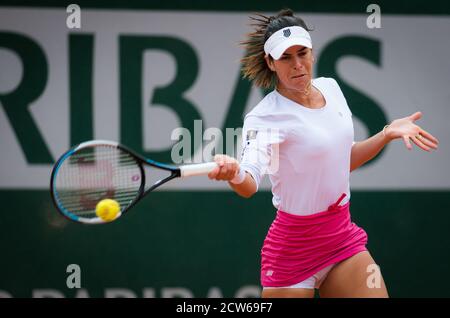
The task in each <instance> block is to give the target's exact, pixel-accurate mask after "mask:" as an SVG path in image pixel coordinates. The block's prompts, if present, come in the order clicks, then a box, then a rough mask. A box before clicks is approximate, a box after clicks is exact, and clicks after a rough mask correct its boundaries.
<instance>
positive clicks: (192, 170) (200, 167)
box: [179, 162, 217, 178]
mask: <svg viewBox="0 0 450 318" xmlns="http://www.w3.org/2000/svg"><path fill="white" fill-rule="evenodd" d="M216 167H217V163H215V162H207V163H197V164H192V165H184V166H180V167H179V168H180V172H181V177H182V178H184V177H191V176H201V175H205V174H208V173H210V172H211V171H212V170H214V168H216Z"/></svg>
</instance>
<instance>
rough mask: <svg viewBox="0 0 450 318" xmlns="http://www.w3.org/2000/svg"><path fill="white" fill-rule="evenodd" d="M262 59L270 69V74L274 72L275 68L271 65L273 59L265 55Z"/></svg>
mask: <svg viewBox="0 0 450 318" xmlns="http://www.w3.org/2000/svg"><path fill="white" fill-rule="evenodd" d="M264 59H265V60H266V64H267V66H268V67H269V68H270V70H271V71H272V72H275V66H274V65H273V59H272V58H271V57H269V55H265V56H264Z"/></svg>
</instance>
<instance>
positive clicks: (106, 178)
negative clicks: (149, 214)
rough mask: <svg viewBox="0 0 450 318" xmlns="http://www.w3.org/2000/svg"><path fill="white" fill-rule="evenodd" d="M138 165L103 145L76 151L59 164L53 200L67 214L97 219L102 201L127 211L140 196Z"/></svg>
mask: <svg viewBox="0 0 450 318" xmlns="http://www.w3.org/2000/svg"><path fill="white" fill-rule="evenodd" d="M141 182H142V175H141V169H140V165H139V163H138V162H137V161H136V159H135V158H134V157H133V156H131V155H130V154H128V153H127V152H125V151H123V150H121V149H120V148H116V147H113V146H108V145H102V146H96V147H92V148H84V149H80V150H78V151H77V152H76V153H74V154H72V155H71V156H69V157H68V158H66V159H65V160H64V162H62V163H61V165H60V167H59V170H58V173H57V175H56V180H55V198H56V200H57V202H58V204H59V205H60V207H62V208H63V209H65V211H66V212H69V213H71V214H74V215H76V216H82V217H86V218H96V217H97V216H96V214H95V208H96V205H97V203H98V202H99V201H101V200H103V199H113V200H116V201H117V202H118V203H119V204H120V208H121V211H123V210H124V209H126V208H127V207H128V206H129V205H130V204H131V203H132V202H133V201H134V200H135V198H136V197H137V196H138V195H139V190H140V186H141Z"/></svg>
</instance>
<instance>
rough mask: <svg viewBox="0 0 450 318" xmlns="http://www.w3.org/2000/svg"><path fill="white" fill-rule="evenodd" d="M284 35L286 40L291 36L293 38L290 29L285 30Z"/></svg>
mask: <svg viewBox="0 0 450 318" xmlns="http://www.w3.org/2000/svg"><path fill="white" fill-rule="evenodd" d="M283 35H284V36H285V37H286V38H288V37H290V36H291V30H290V29H287V30H283Z"/></svg>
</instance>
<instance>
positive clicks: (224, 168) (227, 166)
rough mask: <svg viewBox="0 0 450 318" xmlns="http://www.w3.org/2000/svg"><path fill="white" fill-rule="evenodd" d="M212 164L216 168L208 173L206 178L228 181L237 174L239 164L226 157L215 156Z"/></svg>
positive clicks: (233, 159)
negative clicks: (215, 164)
mask: <svg viewBox="0 0 450 318" xmlns="http://www.w3.org/2000/svg"><path fill="white" fill-rule="evenodd" d="M214 162H216V163H217V165H218V167H217V168H215V169H214V170H212V171H211V172H210V173H208V178H210V179H214V180H224V181H230V180H231V179H233V178H234V177H235V176H236V174H237V173H238V172H239V162H238V161H237V160H236V159H235V158H233V157H230V156H227V155H215V156H214Z"/></svg>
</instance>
